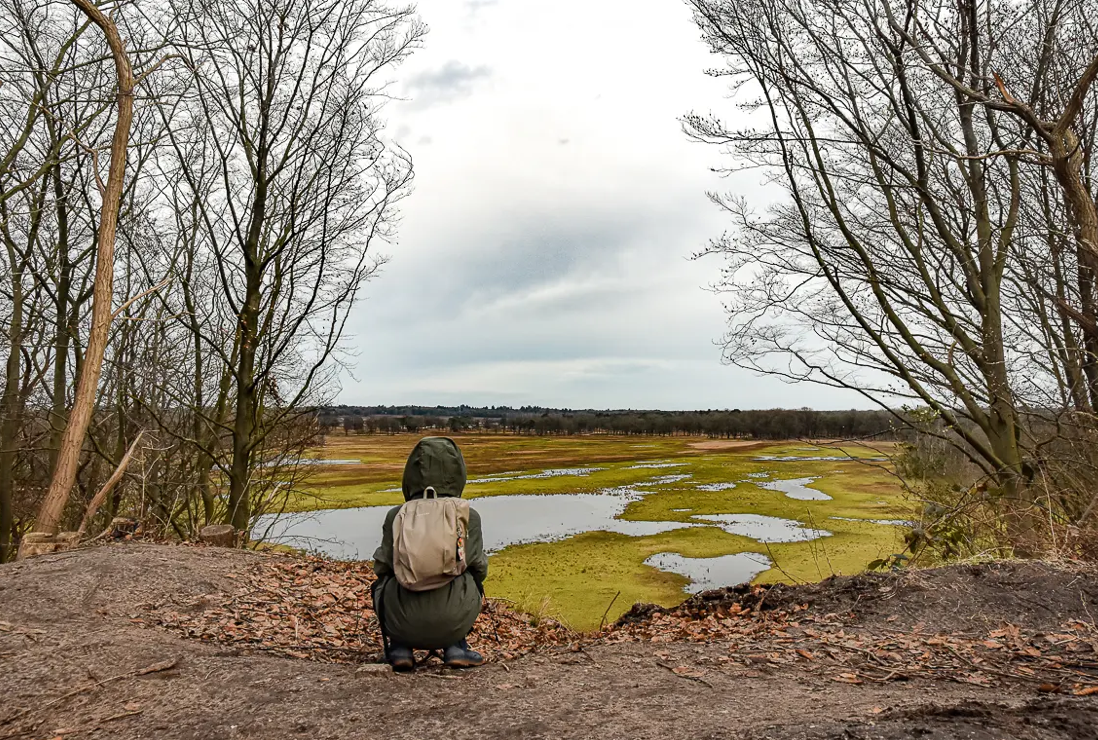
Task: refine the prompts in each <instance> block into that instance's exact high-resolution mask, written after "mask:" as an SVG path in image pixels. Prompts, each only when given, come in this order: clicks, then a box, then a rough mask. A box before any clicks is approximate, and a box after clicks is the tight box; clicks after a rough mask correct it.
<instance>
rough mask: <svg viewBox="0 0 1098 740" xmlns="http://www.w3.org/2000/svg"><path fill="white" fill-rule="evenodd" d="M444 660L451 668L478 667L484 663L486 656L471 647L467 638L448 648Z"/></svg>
mask: <svg viewBox="0 0 1098 740" xmlns="http://www.w3.org/2000/svg"><path fill="white" fill-rule="evenodd" d="M442 660H443V662H444V663H446V665H448V666H449V667H451V668H476V667H477V666H478V665H484V656H483V655H481V654H480V653H478V652H477V651H476V650H473V649H472V648H470V647H469V643H468V642H466V641H465V640H462V641H461V642H459V643H458V644H457V645H451V646H450V647H448V648H446V653H445V654H444V655H443V657H442Z"/></svg>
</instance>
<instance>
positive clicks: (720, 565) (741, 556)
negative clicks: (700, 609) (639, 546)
mask: <svg viewBox="0 0 1098 740" xmlns="http://www.w3.org/2000/svg"><path fill="white" fill-rule="evenodd" d="M644 564H645V565H650V566H652V567H653V568H656V569H658V570H662V571H664V572H666V573H678V574H679V575H682V576H686V577H687V578H689V579H690V584H689V585H687V586H686V587H685V589H684V590H685V591H686V592H688V593H692V594H696V593H700V592H701V591H708V590H709V589H712V588H721V587H722V586H735V585H737V584H740V583H747V582H748V581H750V580H751V579H752V578H754V577H755V576H757V575H759V574H760V573H762V572H763V571H764V570H769V569H770V566H771V565H772V563H771V561H770V558H768V557H766V556H765V555H763V554H761V553H757V552H738V553H736V554H734V555H721V556H719V557H715V558H688V557H684V556H682V555H680V554H678V553H677V552H660V553H656V554H655V555H653V556H651V557H650V558H648V559H647V560H645V561H644Z"/></svg>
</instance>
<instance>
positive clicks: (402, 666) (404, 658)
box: [385, 645, 416, 671]
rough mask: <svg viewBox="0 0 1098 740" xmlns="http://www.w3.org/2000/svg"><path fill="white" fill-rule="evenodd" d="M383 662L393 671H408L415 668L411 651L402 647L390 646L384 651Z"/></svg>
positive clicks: (414, 660)
mask: <svg viewBox="0 0 1098 740" xmlns="http://www.w3.org/2000/svg"><path fill="white" fill-rule="evenodd" d="M385 660H386V662H388V664H389V665H391V666H392V667H393V670H394V671H410V670H412V669H413V668H415V667H416V659H415V656H414V655H412V649H411V648H409V647H404V646H403V645H390V646H389V649H388V650H386V651H385Z"/></svg>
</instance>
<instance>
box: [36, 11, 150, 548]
mask: <svg viewBox="0 0 1098 740" xmlns="http://www.w3.org/2000/svg"><path fill="white" fill-rule="evenodd" d="M73 3H74V4H75V5H76V6H77V7H78V8H80V10H81V11H82V12H83V13H84V14H85V15H86V16H87V17H88V18H89V19H90V20H91V21H92V22H93V23H94V24H95V25H96V26H98V27H99V28H100V29H101V30H102V31H103V35H104V36H106V39H107V44H108V46H109V47H110V49H111V54H112V56H113V57H114V64H115V71H116V73H117V76H118V93H117V105H118V118H117V120H116V121H115V126H114V138H113V139H112V141H111V160H110V165H109V168H108V174H107V183H106V186H105V187H104V188H103V192H102V198H103V203H102V207H101V211H100V218H99V241H98V244H97V245H96V246H97V252H96V257H95V260H96V261H95V292H94V294H93V297H92V323H91V332H90V334H89V336H88V346H87V349H86V350H85V354H84V362H83V363H82V367H81V369H80V379H79V382H78V383H77V386H76V396H75V397H74V398H73V405H72V413H71V414H70V415H69V419H68V423H67V425H66V426H65V433H64V435H63V436H62V438H61V446H60V450H59V451H58V455H57V465H56V467H55V468H54V470H53V478H52V480H51V481H50V487H49V490H48V491H47V492H46V497H45V499H43V501H42V505H41V508H39V510H38V518H37V519H36V520H35V525H34V527H35V530H36V531H39V532H47V533H51V534H56V533H57V531H58V529H59V528H60V525H61V517H62V515H63V514H64V511H65V504H66V503H68V500H69V494H70V492H71V491H72V487H73V484H74V483H75V482H76V472H77V466H78V465H79V462H80V450H81V448H82V447H83V446H84V437H85V435H86V434H87V431H88V425H89V424H90V423H91V417H92V412H93V410H94V408H95V396H96V392H97V390H98V387H99V376H100V374H101V372H102V370H103V356H104V354H105V353H106V349H107V338H108V335H109V332H110V324H111V301H112V299H113V293H114V291H113V287H114V238H115V231H116V230H117V227H118V211H119V208H120V206H121V201H122V189H123V184H124V181H125V176H126V148H127V145H128V144H129V137H130V125H131V123H132V122H133V88H134V77H133V69H132V67H131V65H130V60H129V57H128V56H127V54H126V49H125V44H124V43H123V42H122V37H121V36H120V35H119V33H118V27H117V26H116V25H115V23H114V21H113V20H112V19H111V18H110V17H108V16H107V15H106V14H104V13H103V12H102V11H101V10H100V9H99V8H98V7H97V6H95V5H93V4H92V3H91V2H90V1H89V0H73Z"/></svg>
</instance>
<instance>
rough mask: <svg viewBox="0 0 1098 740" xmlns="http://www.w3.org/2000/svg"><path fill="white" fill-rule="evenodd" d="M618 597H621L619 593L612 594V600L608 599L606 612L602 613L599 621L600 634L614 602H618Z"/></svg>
mask: <svg viewBox="0 0 1098 740" xmlns="http://www.w3.org/2000/svg"><path fill="white" fill-rule="evenodd" d="M619 596H621V591H618V592H617V593H616V594H614V598H612V599H610V604H609V606H607V607H606V611H604V612H603V613H602V619H601V620H599V632H602V628H603V627H605V626H606V617H607V615H609V614H610V609H611V608H613V606H614V602H615V601H617V600H618V597H619Z"/></svg>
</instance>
